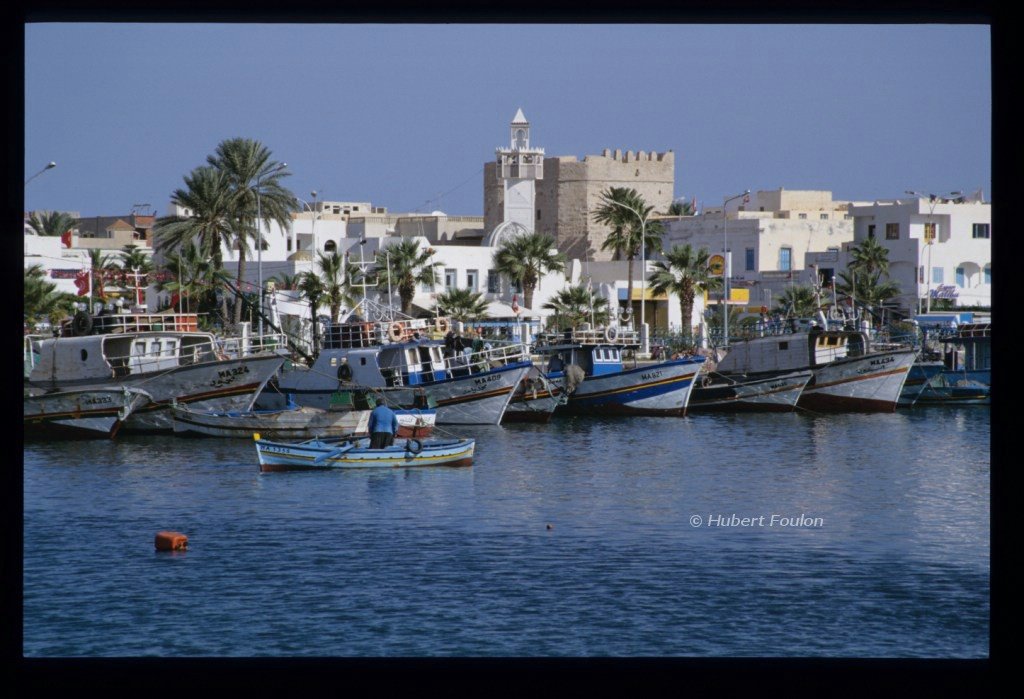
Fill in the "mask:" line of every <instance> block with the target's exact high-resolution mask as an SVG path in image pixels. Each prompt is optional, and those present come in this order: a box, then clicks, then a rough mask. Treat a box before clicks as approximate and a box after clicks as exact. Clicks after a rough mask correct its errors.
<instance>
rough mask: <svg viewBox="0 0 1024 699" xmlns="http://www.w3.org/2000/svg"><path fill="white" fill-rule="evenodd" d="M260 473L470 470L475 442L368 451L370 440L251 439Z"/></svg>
mask: <svg viewBox="0 0 1024 699" xmlns="http://www.w3.org/2000/svg"><path fill="white" fill-rule="evenodd" d="M253 440H254V441H255V442H256V455H257V457H258V458H259V463H260V471H261V472H263V473H266V472H270V471H308V470H320V469H338V468H408V467H414V466H469V465H470V464H472V463H473V451H474V449H475V448H476V440H474V439H429V440H428V439H424V440H419V439H413V438H409V439H398V440H396V441H395V443H394V444H393V445H392V446H390V447H384V448H382V449H371V448H370V438H369V437H359V438H346V437H341V438H333V439H330V438H327V439H324V438H316V439H308V440H306V441H303V442H273V441H269V440H265V439H262V438H261V436H260V435H259V434H254V435H253Z"/></svg>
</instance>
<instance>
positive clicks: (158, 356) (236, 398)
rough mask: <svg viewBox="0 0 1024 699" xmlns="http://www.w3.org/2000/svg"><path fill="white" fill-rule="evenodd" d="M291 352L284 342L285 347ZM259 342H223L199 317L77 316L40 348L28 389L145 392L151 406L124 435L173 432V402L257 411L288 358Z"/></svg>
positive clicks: (138, 412)
mask: <svg viewBox="0 0 1024 699" xmlns="http://www.w3.org/2000/svg"><path fill="white" fill-rule="evenodd" d="M281 345H282V346H283V342H282V343H281ZM262 346H264V345H263V344H262V342H261V341H260V340H259V339H257V338H249V337H247V336H244V335H243V337H240V338H230V339H226V340H218V339H217V338H216V337H215V336H214V335H213V333H209V332H203V331H200V330H199V329H198V316H197V314H194V313H167V314H164V313H156V314H139V313H132V314H128V313H113V314H110V315H100V316H88V315H86V314H85V313H84V312H79V313H77V314H76V315H75V317H74V318H73V319H72V321H71V322H69V323H68V324H66V325H65V327H64V328H63V329H62V332H61V336H60V337H55V338H49V339H44V340H39V341H37V342H35V343H34V346H33V348H32V350H33V351H32V352H31V354H30V355H29V356H30V357H31V359H32V364H33V366H32V367H31V371H30V372H29V375H28V378H27V379H26V380H25V387H26V389H27V390H29V391H30V392H31V393H33V394H38V393H47V392H51V391H79V390H90V389H101V388H102V389H106V388H110V387H115V388H116V387H129V388H139V389H142V390H144V391H146V392H147V393H148V394H149V396H150V400H149V401H148V402H147V403H146V404H144V405H141V406H139V407H137V408H136V409H135V410H133V411H132V413H131V414H130V415H129V416H128V417H127V418H126V419H125V420H124V421H123V426H122V428H121V429H122V430H124V431H170V430H172V429H173V421H172V418H171V412H170V406H171V403H172V402H173V401H177V402H178V403H179V404H189V405H192V406H194V407H195V408H197V409H207V410H220V411H228V410H249V409H250V408H251V407H252V403H253V401H254V399H255V397H256V395H257V394H258V393H259V392H260V391H261V390H262V389H263V387H264V386H265V385H266V383H267V381H268V379H270V377H271V376H273V375H274V374H275V372H277V371H278V369H280V367H281V365H282V364H283V363H284V360H285V358H284V356H282V354H281V353H280V351H277V350H261V349H259V347H262Z"/></svg>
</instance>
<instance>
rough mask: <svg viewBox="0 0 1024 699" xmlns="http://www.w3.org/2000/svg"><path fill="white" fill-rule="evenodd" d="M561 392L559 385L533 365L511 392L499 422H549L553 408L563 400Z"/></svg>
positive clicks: (562, 392)
mask: <svg viewBox="0 0 1024 699" xmlns="http://www.w3.org/2000/svg"><path fill="white" fill-rule="evenodd" d="M563 394H564V391H563V390H562V387H561V386H558V385H556V384H555V383H553V382H552V381H550V380H548V379H547V377H545V376H543V375H542V374H541V372H540V370H539V369H538V368H537V367H533V368H531V369H530V370H529V372H527V374H526V376H525V377H524V378H523V380H522V381H520V383H519V386H518V388H516V390H515V392H514V393H513V394H512V398H511V400H509V402H508V407H507V408H505V415H504V416H503V417H502V418H501V422H502V424H507V423H510V422H534V423H544V422H549V421H550V420H551V416H552V415H554V414H555V408H557V407H558V406H559V405H560V404H561V403H562V402H563V401H564V399H563Z"/></svg>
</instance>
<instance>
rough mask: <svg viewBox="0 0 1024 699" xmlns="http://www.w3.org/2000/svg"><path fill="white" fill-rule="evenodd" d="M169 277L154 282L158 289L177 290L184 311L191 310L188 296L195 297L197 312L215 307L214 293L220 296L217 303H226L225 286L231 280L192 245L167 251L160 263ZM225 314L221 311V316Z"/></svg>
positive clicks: (190, 300) (224, 317)
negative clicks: (173, 251) (167, 279)
mask: <svg viewBox="0 0 1024 699" xmlns="http://www.w3.org/2000/svg"><path fill="white" fill-rule="evenodd" d="M163 270H164V271H166V272H168V273H169V274H170V275H171V277H172V279H171V280H170V281H164V282H158V283H157V290H158V291H168V292H170V293H172V294H178V295H179V296H180V297H181V298H182V299H184V300H185V304H186V306H185V312H186V313H191V312H192V299H193V298H195V299H196V300H197V306H196V309H197V311H199V312H209V311H212V310H214V309H216V308H217V305H218V304H217V297H218V296H220V297H221V298H222V301H221V304H220V305H221V307H224V306H226V300H224V297H225V296H226V294H225V290H226V288H227V287H228V286H229V284H230V282H231V277H230V275H229V274H228V273H227V272H226V271H225V270H223V269H217V268H216V267H215V266H214V263H213V261H212V260H210V259H208V258H206V257H203V256H202V255H201V253H200V252H199V249H198V248H197V247H196V246H195V245H186V246H184V247H182V248H181V250H180V251H179V252H176V253H170V254H168V255H167V258H166V260H165V262H164V264H163ZM226 319H227V316H226V315H223V316H222V320H226Z"/></svg>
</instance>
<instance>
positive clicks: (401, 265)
mask: <svg viewBox="0 0 1024 699" xmlns="http://www.w3.org/2000/svg"><path fill="white" fill-rule="evenodd" d="M433 256H434V250H433V249H432V248H427V249H426V250H422V251H421V250H420V244H419V242H418V241H416V240H413V239H407V240H402V241H400V242H398V243H392V244H391V245H388V246H387V247H385V248H384V249H383V250H378V251H377V254H376V258H375V259H376V263H377V266H376V267H375V271H376V274H377V276H378V279H379V278H380V277H381V275H389V274H390V277H391V281H392V282H393V283H394V284H395V285H397V287H398V298H399V299H401V302H402V313H404V314H405V315H412V299H413V297H414V296H415V295H416V285H417V284H437V281H438V279H437V268H438V267H440V266H441V265H442V264H443V263H442V262H431V261H430V258H431V257H433Z"/></svg>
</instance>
